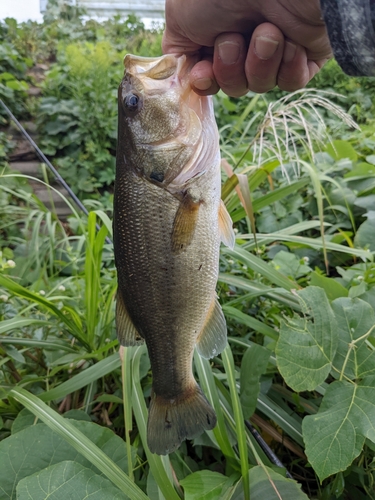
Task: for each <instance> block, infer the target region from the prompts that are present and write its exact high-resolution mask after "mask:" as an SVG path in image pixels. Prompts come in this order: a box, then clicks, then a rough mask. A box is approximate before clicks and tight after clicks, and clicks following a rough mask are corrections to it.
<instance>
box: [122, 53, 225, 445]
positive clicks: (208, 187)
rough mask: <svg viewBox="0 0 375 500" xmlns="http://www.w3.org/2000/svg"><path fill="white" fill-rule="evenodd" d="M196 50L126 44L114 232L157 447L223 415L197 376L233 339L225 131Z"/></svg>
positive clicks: (129, 330)
mask: <svg viewBox="0 0 375 500" xmlns="http://www.w3.org/2000/svg"><path fill="white" fill-rule="evenodd" d="M195 62H196V60H195V59H194V58H193V57H191V56H186V55H175V54H168V55H164V56H161V57H156V58H155V57H154V58H145V57H138V56H134V55H126V56H125V59H124V66H125V72H124V77H123V79H122V81H121V84H120V86H119V91H118V146H117V155H116V156H117V157H116V177H115V191H114V216H113V235H114V252H115V265H116V268H117V279H118V291H117V300H116V330H117V336H118V339H119V342H120V344H121V345H122V346H135V345H140V344H142V343H143V342H145V343H146V346H147V350H148V354H149V358H150V363H151V371H152V376H153V382H152V391H151V398H150V405H149V415H148V423H147V444H148V447H149V449H150V451H151V452H152V453H156V454H158V455H167V454H169V453H172V452H173V451H174V450H176V449H177V448H178V447H179V446H180V444H181V443H182V441H184V440H185V439H193V438H195V437H197V436H199V435H200V434H201V433H203V432H204V431H205V430H211V429H213V428H214V427H215V425H216V414H215V411H214V410H213V408H212V406H211V405H210V403H209V402H208V400H207V399H206V397H205V395H204V394H203V392H202V390H201V388H200V387H199V385H198V384H197V382H196V380H195V378H194V375H193V371H192V361H193V354H194V350H195V348H196V349H197V350H198V353H199V354H200V355H201V356H203V357H204V358H208V359H209V358H212V357H213V356H216V355H218V354H219V353H220V352H221V351H222V350H223V349H224V348H225V347H226V344H227V327H226V322H225V318H224V314H223V311H222V309H221V306H220V304H219V302H218V298H217V295H216V291H215V288H216V283H217V279H218V270H219V249H220V243H221V241H223V242H224V243H226V244H227V245H228V246H230V247H233V245H234V232H233V228H232V221H231V218H230V216H229V214H228V212H227V210H226V208H225V205H224V203H223V202H222V201H221V197H220V195H221V178H220V150H219V135H218V129H217V125H216V122H215V117H214V109H213V102H212V98H211V97H202V96H198V95H197V94H196V93H195V92H194V91H193V90H192V89H191V87H190V85H189V72H190V70H191V68H192V66H193V65H194V63H195Z"/></svg>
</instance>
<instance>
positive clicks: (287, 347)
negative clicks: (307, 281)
mask: <svg viewBox="0 0 375 500" xmlns="http://www.w3.org/2000/svg"><path fill="white" fill-rule="evenodd" d="M297 296H298V298H299V299H300V302H301V306H302V311H303V313H304V317H303V318H301V317H300V316H297V315H295V316H294V318H293V319H289V320H287V321H286V322H283V323H282V326H281V329H280V336H279V340H278V342H277V345H276V360H277V365H278V367H279V370H280V373H281V375H282V376H283V377H284V379H285V382H286V383H287V384H288V385H289V386H290V387H291V388H292V389H294V390H295V391H306V390H307V391H311V390H314V389H315V387H317V386H318V385H319V384H321V383H322V382H324V380H325V379H326V377H327V376H328V374H329V372H330V370H331V363H332V361H333V358H334V355H335V353H336V348H337V341H338V339H337V324H336V320H335V317H334V314H333V311H332V309H331V307H330V305H329V302H328V300H327V296H326V294H325V293H324V290H322V289H321V288H319V287H315V286H314V287H313V286H309V287H307V288H305V289H304V290H301V291H300V292H298V293H297Z"/></svg>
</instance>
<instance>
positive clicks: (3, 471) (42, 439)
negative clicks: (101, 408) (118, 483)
mask: <svg viewBox="0 0 375 500" xmlns="http://www.w3.org/2000/svg"><path fill="white" fill-rule="evenodd" d="M34 418H35V417H34ZM67 422H68V421H67ZM69 422H71V424H72V425H73V426H74V427H75V428H76V429H78V430H79V431H81V432H82V433H83V434H84V435H85V436H86V437H87V438H89V439H90V441H91V442H92V443H94V444H96V445H97V446H99V447H100V449H101V450H102V451H103V452H104V453H106V455H107V456H108V457H110V458H111V459H112V460H113V461H114V462H115V463H116V464H117V465H118V466H119V467H120V468H121V469H122V470H126V468H127V457H126V453H125V446H124V443H123V441H122V439H121V438H120V437H118V436H116V435H115V434H114V433H113V432H112V431H111V430H109V429H106V428H105V427H100V426H99V425H97V424H94V423H92V422H84V421H79V422H78V421H74V420H70V421H69ZM82 446H84V444H83V442H82ZM65 460H72V461H74V462H75V463H80V464H81V465H83V466H84V467H88V468H91V469H93V470H94V471H95V473H97V472H98V469H96V468H95V467H94V466H93V465H92V464H91V463H90V462H89V460H87V459H86V458H84V457H83V456H82V455H81V454H80V453H79V452H78V451H76V450H75V449H74V448H73V447H72V446H71V445H70V444H68V443H67V442H66V441H65V440H64V439H63V438H62V437H61V436H59V435H58V434H56V433H55V432H54V431H52V430H51V429H50V428H49V427H47V426H46V425H45V424H43V423H39V424H37V425H31V426H29V427H27V428H25V429H23V430H20V431H19V432H16V433H15V434H12V435H11V436H10V437H8V438H7V439H4V440H3V441H1V442H0V463H1V468H0V498H1V500H3V499H6V498H15V496H14V494H15V487H16V485H17V483H18V481H19V480H20V479H22V478H24V477H27V476H30V475H31V474H34V473H35V472H38V471H40V470H42V469H44V468H45V467H48V466H50V465H53V464H56V463H59V462H62V461H65Z"/></svg>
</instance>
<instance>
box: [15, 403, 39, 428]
mask: <svg viewBox="0 0 375 500" xmlns="http://www.w3.org/2000/svg"><path fill="white" fill-rule="evenodd" d="M37 423H39V424H40V423H42V422H41V421H40V420H38V419H37V417H36V416H35V415H33V414H32V413H31V411H29V410H26V408H23V409H22V410H21V411H20V412H19V414H18V415H17V417H16V418H15V420H14V422H13V424H12V429H11V432H12V434H16V433H17V432H20V431H22V430H23V429H26V427H30V425H35V424H37Z"/></svg>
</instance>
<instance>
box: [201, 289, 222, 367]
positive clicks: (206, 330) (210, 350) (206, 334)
mask: <svg viewBox="0 0 375 500" xmlns="http://www.w3.org/2000/svg"><path fill="white" fill-rule="evenodd" d="M226 345H227V324H226V321H225V317H224V313H223V310H222V309H221V306H220V304H219V301H218V300H217V298H216V297H215V298H214V299H213V301H212V304H211V307H210V310H209V312H208V315H207V319H206V322H205V324H204V326H203V329H202V331H201V333H200V335H199V337H198V340H197V346H196V347H197V351H198V352H199V354H200V355H201V356H202V357H203V358H206V359H210V358H212V357H214V356H217V355H218V354H220V353H221V352H222V351H223V350H224V349H225V347H226Z"/></svg>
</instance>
